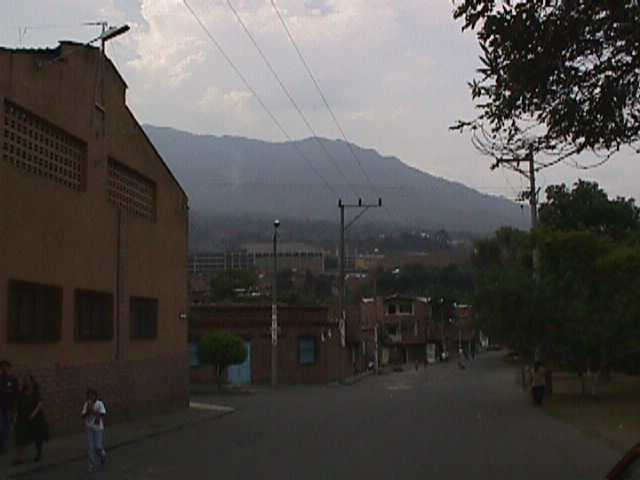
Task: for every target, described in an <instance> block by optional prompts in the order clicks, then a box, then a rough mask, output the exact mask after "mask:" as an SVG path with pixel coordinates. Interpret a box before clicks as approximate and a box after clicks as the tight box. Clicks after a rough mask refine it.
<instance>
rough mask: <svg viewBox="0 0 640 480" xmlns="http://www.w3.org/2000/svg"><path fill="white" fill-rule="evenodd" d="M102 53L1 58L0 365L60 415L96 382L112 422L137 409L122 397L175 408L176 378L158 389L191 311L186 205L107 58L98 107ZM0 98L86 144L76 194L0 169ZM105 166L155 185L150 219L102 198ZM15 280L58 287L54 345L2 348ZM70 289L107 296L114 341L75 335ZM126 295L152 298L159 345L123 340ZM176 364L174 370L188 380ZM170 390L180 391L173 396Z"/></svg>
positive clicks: (2, 54) (182, 346)
mask: <svg viewBox="0 0 640 480" xmlns="http://www.w3.org/2000/svg"><path fill="white" fill-rule="evenodd" d="M74 49H75V50H74ZM98 52H99V51H98V50H97V49H95V48H86V47H81V46H77V45H69V44H66V45H64V46H63V48H62V51H61V52H58V53H61V54H62V55H64V58H63V60H61V61H58V62H55V63H50V64H49V65H45V66H42V65H43V62H47V61H50V60H51V59H52V58H53V56H54V54H53V53H52V52H50V51H49V52H47V51H38V50H34V51H11V50H5V49H0V205H2V208H0V357H6V358H8V359H10V360H11V361H12V362H13V364H14V365H15V367H16V369H17V370H19V371H27V370H28V371H34V372H36V373H37V374H38V375H39V376H40V375H41V376H42V377H43V378H44V379H45V381H44V383H45V387H46V391H45V394H47V390H48V391H49V392H50V393H51V392H53V393H52V395H50V397H51V400H52V401H53V402H63V403H62V404H60V405H57V404H56V408H55V409H54V410H55V411H56V412H58V411H64V412H66V411H73V412H76V411H77V408H78V406H77V403H78V402H79V401H80V400H81V399H82V397H83V396H84V393H83V392H84V389H85V388H86V384H87V382H88V381H89V380H92V379H94V378H96V379H99V378H101V377H104V379H103V380H100V382H102V383H99V384H98V388H101V387H100V386H101V385H103V386H104V388H105V389H106V390H107V391H108V392H110V393H111V392H112V393H113V395H114V396H115V398H116V399H117V400H116V401H115V403H114V402H113V400H110V399H107V401H109V403H110V404H111V403H112V404H113V407H114V409H115V412H116V413H117V412H119V411H120V409H121V408H124V407H120V405H125V404H126V402H129V401H132V402H135V401H136V400H137V399H136V395H131V394H130V393H129V392H133V393H136V392H137V393H138V394H139V395H140V396H141V397H142V398H146V399H147V400H149V399H151V398H153V397H152V396H151V395H155V397H157V398H159V399H169V400H170V399H171V398H173V397H175V398H179V399H180V402H182V403H184V398H186V394H187V389H186V383H185V382H184V381H180V382H178V381H176V380H175V379H171V380H167V381H162V380H161V379H162V378H165V377H166V375H167V373H166V371H167V370H170V369H171V368H173V365H172V363H171V361H170V360H168V359H176V358H180V359H182V358H183V357H184V356H185V352H186V351H187V322H186V321H185V320H180V319H179V317H180V314H182V313H186V311H187V249H188V211H186V210H185V209H184V208H183V207H184V206H185V205H186V203H187V198H186V196H185V194H184V192H183V191H182V190H181V189H180V187H179V185H178V184H177V182H176V181H175V180H174V178H173V177H172V175H171V173H170V172H169V171H168V169H167V168H166V167H165V165H164V164H163V162H162V159H161V158H160V157H159V156H158V154H157V152H156V151H155V149H154V148H153V146H152V145H151V143H150V142H149V141H148V140H147V139H146V137H145V135H144V133H143V131H142V129H141V127H140V126H139V124H138V123H137V122H136V120H135V118H134V117H133V115H132V114H131V112H130V111H129V109H128V108H127V106H126V104H125V94H126V85H125V83H124V81H123V80H122V78H121V77H120V76H119V74H118V73H117V71H116V70H115V68H114V67H113V66H112V65H111V63H110V62H109V61H108V60H107V61H106V62H105V65H104V67H105V68H104V85H105V87H104V102H103V111H104V115H103V114H102V113H101V112H100V110H99V109H98V108H96V106H95V104H96V88H95V87H96V81H97V78H96V72H97V71H98V69H97V62H98V59H99V53H98ZM5 99H8V100H10V101H11V102H13V103H15V104H17V105H19V106H21V107H22V108H24V109H26V110H28V111H29V112H31V113H32V114H34V115H37V116H38V117H40V118H42V119H44V120H46V121H47V122H49V123H51V124H54V125H55V126H57V127H58V128H60V129H62V130H63V131H64V132H66V133H67V134H69V135H72V136H74V137H76V138H77V139H79V140H81V141H82V142H84V143H85V144H86V149H87V158H86V165H85V168H84V170H85V171H86V181H85V182H84V188H83V189H81V190H80V191H77V190H73V189H70V188H66V187H65V186H63V185H60V184H59V183H56V182H53V181H51V180H50V179H48V178H45V177H43V176H38V175H36V174H33V173H29V172H24V171H22V170H20V169H18V168H16V167H15V166H14V165H11V164H9V163H8V162H6V161H4V160H3V158H2V148H3V143H2V142H3V139H4V130H5V127H4V123H5V118H4V117H5V107H4V105H5ZM109 158H113V159H115V160H117V161H118V162H120V163H123V164H125V165H127V166H128V167H129V168H132V169H134V170H135V171H137V172H139V173H140V174H142V175H144V176H145V177H147V178H149V179H151V180H152V181H153V182H155V185H156V216H157V218H156V220H155V221H150V220H148V219H146V218H142V217H139V216H135V215H132V214H130V213H127V212H126V211H119V210H118V209H117V208H116V207H115V206H114V205H113V204H112V203H110V202H108V201H107V178H108V176H107V173H108V163H109V162H108V159H109ZM118 262H120V268H119V269H118ZM118 270H119V274H118ZM11 279H18V280H25V281H30V282H35V283H42V284H47V285H54V286H58V287H61V288H62V289H63V298H62V313H63V317H62V333H61V338H60V340H59V341H57V342H53V343H43V344H27V343H15V342H8V340H7V331H8V328H7V313H8V306H7V288H8V283H9V281H10V280H11ZM76 289H84V290H99V291H105V292H108V293H111V294H112V295H113V296H114V307H113V310H114V338H113V340H110V341H77V340H76V339H75V338H74V328H75V290H76ZM131 296H144V297H152V298H157V299H158V301H159V307H158V309H159V312H158V337H157V339H155V340H131V339H130V337H129V298H130V297H131ZM116 314H117V315H116ZM115 332H119V333H118V334H116V333H115ZM183 363H184V362H183V361H182V360H180V361H179V362H178V364H177V369H178V371H183V370H184V371H186V369H185V368H184V367H183ZM185 365H186V364H185ZM140 372H144V374H142V373H140ZM181 375H182V374H181ZM51 379H55V382H54V380H51ZM146 382H150V383H149V385H147V384H146ZM54 384H55V387H53V386H52V385H54ZM58 384H59V385H58ZM145 385H146V387H143V386H145ZM176 385H179V386H180V388H181V389H182V391H181V392H179V393H178V392H177V391H174V390H173V388H174V386H176ZM147 387H148V388H147ZM176 388H177V387H176ZM67 390H69V392H71V393H68V392H67ZM78 392H81V395H80V397H79V399H78ZM65 402H68V403H65ZM170 403H171V402H170ZM58 407H60V408H58ZM74 415H75V413H74ZM74 421H75V420H74ZM62 424H63V425H66V424H67V421H66V420H64V419H63V421H62ZM65 428H66V427H65Z"/></svg>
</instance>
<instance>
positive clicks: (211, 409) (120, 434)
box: [0, 402, 234, 480]
mask: <svg viewBox="0 0 640 480" xmlns="http://www.w3.org/2000/svg"><path fill="white" fill-rule="evenodd" d="M233 412H234V409H233V408H230V407H223V406H220V405H214V404H210V403H204V402H202V403H201V402H192V403H191V404H190V408H188V409H186V410H182V411H180V412H175V413H170V414H165V415H159V416H154V417H149V418H144V419H141V420H136V421H132V422H126V423H120V424H117V425H113V426H107V428H106V430H105V447H106V450H107V452H109V451H110V450H115V449H117V448H119V447H123V446H125V445H130V444H133V443H136V442H139V441H141V440H144V439H146V438H150V437H154V436H157V435H162V434H166V433H170V432H174V431H177V430H180V429H183V428H185V427H188V426H191V425H196V424H199V423H202V422H207V421H210V420H213V419H216V418H219V417H222V416H224V415H228V414H229V413H233ZM34 450H35V449H34V448H33V447H30V448H28V449H27V450H26V451H25V453H26V455H25V459H26V460H27V463H25V464H23V465H19V466H15V467H14V466H12V465H11V461H12V460H13V453H12V452H11V451H10V452H9V453H7V454H5V455H3V456H1V457H0V480H5V479H9V478H19V477H22V476H25V475H26V474H31V473H34V472H37V471H41V470H44V469H46V468H49V467H53V466H57V465H63V464H66V463H69V462H72V461H75V460H79V459H82V458H86V457H87V440H86V433H84V432H82V433H77V434H73V435H67V436H63V437H56V438H53V439H52V440H51V441H50V442H48V443H47V444H45V447H44V453H43V458H42V461H41V462H39V463H34V462H33V461H32V459H33V455H34V454H35V451H34Z"/></svg>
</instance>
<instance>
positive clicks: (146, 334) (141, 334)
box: [129, 297, 158, 339]
mask: <svg viewBox="0 0 640 480" xmlns="http://www.w3.org/2000/svg"><path fill="white" fill-rule="evenodd" d="M129 319H130V322H131V338H138V339H145V338H148V339H151V338H157V337H158V300H156V299H155V298H143V297H131V300H130V301H129Z"/></svg>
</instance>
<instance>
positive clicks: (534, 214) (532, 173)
mask: <svg viewBox="0 0 640 480" xmlns="http://www.w3.org/2000/svg"><path fill="white" fill-rule="evenodd" d="M521 162H528V163H529V172H528V174H527V173H525V172H524V171H523V170H521V169H520V168H519V167H520V163H521ZM502 164H510V165H513V164H515V165H516V171H517V172H518V173H520V174H521V175H524V176H525V177H527V178H528V180H529V193H528V194H527V196H528V197H529V208H530V210H531V229H534V228H537V227H538V192H537V190H536V169H535V162H534V158H533V151H532V150H529V152H528V153H527V154H526V155H525V156H524V157H523V158H499V159H497V160H496V163H494V164H493V165H492V166H491V170H495V169H496V168H498V167H499V166H501V165H502Z"/></svg>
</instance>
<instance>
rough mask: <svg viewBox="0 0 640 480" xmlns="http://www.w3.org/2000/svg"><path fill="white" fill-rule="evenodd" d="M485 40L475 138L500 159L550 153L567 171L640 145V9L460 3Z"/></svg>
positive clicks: (599, 4) (505, 0) (569, 1)
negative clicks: (584, 157) (583, 157)
mask: <svg viewBox="0 0 640 480" xmlns="http://www.w3.org/2000/svg"><path fill="white" fill-rule="evenodd" d="M454 3H455V5H456V7H455V11H454V17H455V18H456V19H461V20H462V25H463V27H462V28H463V30H467V29H472V30H475V31H476V33H477V37H478V41H479V44H480V48H481V51H482V53H481V57H480V60H481V63H482V66H481V67H480V68H479V69H478V76H477V78H475V79H474V80H473V81H472V82H471V83H470V89H471V95H472V98H473V99H474V100H476V101H477V102H478V105H477V106H478V108H479V109H480V114H479V116H478V117H476V118H475V119H473V120H470V121H461V122H459V123H458V125H456V126H455V127H454V128H459V129H466V128H468V129H471V130H472V131H473V132H474V141H475V142H476V146H478V148H480V149H481V150H484V151H485V153H488V154H492V155H494V156H499V155H503V156H504V155H507V154H511V155H520V156H523V155H524V154H526V153H527V152H530V151H531V150H533V151H534V152H543V153H546V154H548V155H555V156H556V158H555V160H550V161H549V163H553V162H556V161H560V160H561V159H565V158H567V157H569V156H571V155H575V154H578V153H581V152H583V151H590V152H594V153H597V154H600V155H603V156H604V159H606V158H608V157H609V156H610V155H611V154H613V153H615V152H617V151H618V150H620V148H621V147H623V146H631V147H633V148H635V149H636V151H638V145H639V142H640V3H639V2H638V1H637V0H609V1H603V0H455V1H454Z"/></svg>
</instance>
